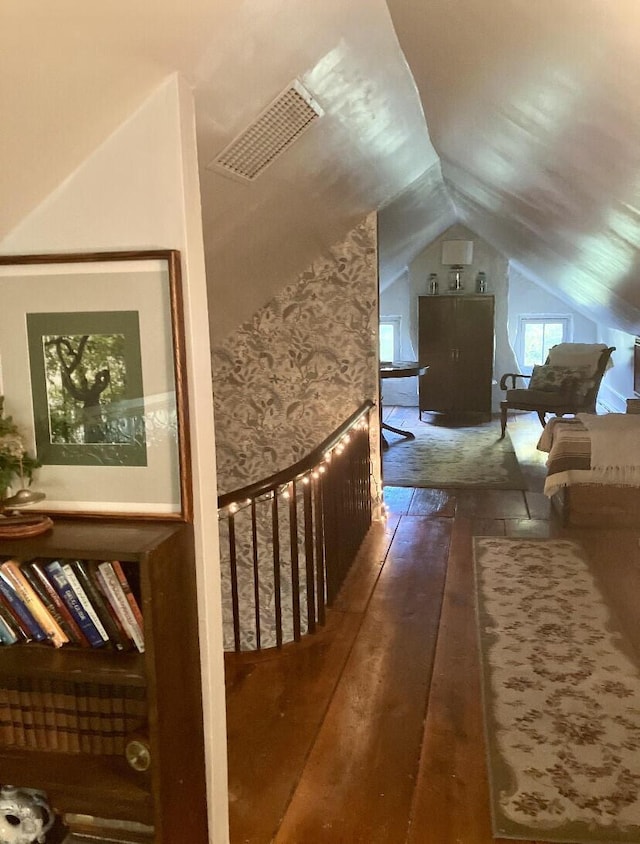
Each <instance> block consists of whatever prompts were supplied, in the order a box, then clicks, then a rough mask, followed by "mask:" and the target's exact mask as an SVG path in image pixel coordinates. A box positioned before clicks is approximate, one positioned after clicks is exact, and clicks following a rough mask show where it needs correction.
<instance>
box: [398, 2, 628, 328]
mask: <svg viewBox="0 0 640 844" xmlns="http://www.w3.org/2000/svg"><path fill="white" fill-rule="evenodd" d="M389 8H390V10H391V15H392V18H393V21H394V24H395V27H396V30H397V33H398V36H399V39H400V43H401V46H402V47H403V50H404V52H405V55H406V57H407V60H408V61H409V64H410V66H411V69H412V71H413V75H414V78H415V80H416V84H417V86H418V89H419V92H420V96H421V99H422V102H423V105H424V111H425V114H426V118H427V124H428V126H429V132H430V135H431V139H432V141H433V144H434V146H435V148H436V151H437V152H438V155H439V157H440V161H441V167H442V174H443V177H444V179H445V183H446V184H447V186H448V188H449V195H450V197H451V200H452V201H453V203H454V206H455V209H456V213H457V216H458V217H459V219H460V220H461V221H463V222H464V223H465V224H466V225H467V226H468V227H469V228H471V229H472V230H474V231H476V232H477V233H478V234H480V235H481V236H482V237H484V238H485V239H486V240H488V241H489V242H490V243H492V245H493V246H495V247H496V248H498V249H499V250H500V251H502V252H503V253H504V254H505V255H507V256H508V257H509V258H510V259H511V260H512V261H513V262H514V263H515V264H517V265H518V266H519V267H520V269H522V271H523V272H524V273H525V274H526V275H528V276H529V277H531V278H534V279H536V280H538V281H540V282H541V283H543V284H544V285H546V286H548V287H550V288H551V289H553V290H554V292H556V293H558V294H560V295H561V296H563V297H564V298H568V299H570V300H572V301H573V302H575V303H576V305H577V306H578V309H579V310H583V311H585V310H586V311H589V312H590V313H591V315H592V316H593V317H594V318H595V319H596V320H601V321H603V322H605V323H607V324H609V325H611V324H616V325H617V326H618V327H620V328H622V329H626V330H628V331H630V332H638V331H640V260H639V254H640V253H639V252H638V246H639V245H640V3H638V2H637V0H606V2H603V0H535V2H531V0H430V2H428V3H425V2H423V0H389Z"/></svg>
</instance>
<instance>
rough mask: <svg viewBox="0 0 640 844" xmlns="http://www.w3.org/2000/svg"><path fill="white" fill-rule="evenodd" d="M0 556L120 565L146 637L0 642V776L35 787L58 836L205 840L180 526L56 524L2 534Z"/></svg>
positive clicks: (193, 627)
mask: <svg viewBox="0 0 640 844" xmlns="http://www.w3.org/2000/svg"><path fill="white" fill-rule="evenodd" d="M0 556H1V557H3V558H7V557H14V558H16V559H18V560H21V561H26V560H28V559H32V558H39V559H42V560H44V561H48V560H53V559H84V560H101V561H102V560H119V561H120V562H121V563H122V565H123V568H124V569H125V571H126V572H127V576H128V577H130V578H131V581H132V588H133V589H134V592H136V597H137V599H138V602H139V604H140V606H141V609H142V614H143V617H144V636H145V652H144V653H138V652H137V651H134V650H132V651H124V652H120V651H116V650H115V649H113V648H110V647H105V648H81V647H77V646H72V645H64V646H63V647H62V648H53V647H52V646H51V645H46V644H36V643H26V644H16V645H5V646H2V647H0V706H4V707H5V709H4V710H0V711H2V712H4V715H5V716H6V714H7V711H8V712H9V713H10V717H9V719H8V720H9V721H10V724H11V726H6V725H5V720H6V718H4V717H3V718H0V721H2V726H0V771H2V782H4V783H7V782H10V783H12V784H14V785H17V786H22V787H29V788H37V789H42V790H43V791H44V792H46V794H47V796H48V799H49V801H50V803H51V806H52V808H53V809H54V811H55V812H56V813H57V814H58V815H59V817H60V819H61V821H64V822H65V824H64V826H62V825H61V827H60V828H61V829H63V830H64V833H61V834H64V835H68V839H67V840H69V841H73V840H82V839H80V838H78V836H82V835H90V836H91V837H92V838H91V840H95V841H100V840H104V841H114V840H116V841H118V840H121V841H131V840H135V841H145V840H147V841H149V842H154V844H175V842H178V841H189V843H190V844H205V842H207V840H208V835H207V811H206V782H205V762H204V738H203V724H202V699H201V681H200V655H199V645H198V624H197V608H196V581H195V569H194V555H193V539H192V530H191V527H190V526H189V525H184V524H175V523H171V524H169V523H164V522H163V523H159V522H138V521H131V520H117V521H116V520H113V521H111V520H63V519H60V520H57V521H56V522H55V524H54V528H53V530H52V531H50V532H49V533H47V534H44V535H42V536H39V537H35V538H32V539H22V540H3V541H1V542H0ZM132 741H138V742H139V744H138V745H132V744H131V742H132ZM136 747H137V748H140V747H142V748H143V750H148V752H149V755H150V764H149V766H148V768H147V769H146V770H144V767H145V764H144V760H143V762H142V763H141V762H140V759H139V758H138V757H136V755H135V754H132V753H131V749H132V748H134V749H135V748H136ZM127 748H129V754H127ZM127 755H128V756H129V759H128V758H127ZM136 767H138V768H142V769H136ZM141 830H143V831H141ZM144 830H148V832H146V833H145V832H144ZM59 840H62V839H59Z"/></svg>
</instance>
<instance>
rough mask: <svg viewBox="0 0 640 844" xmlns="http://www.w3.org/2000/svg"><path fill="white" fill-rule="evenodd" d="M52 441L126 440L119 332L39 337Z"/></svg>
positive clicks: (122, 341) (129, 434) (122, 351)
mask: <svg viewBox="0 0 640 844" xmlns="http://www.w3.org/2000/svg"><path fill="white" fill-rule="evenodd" d="M42 344H43V354H44V367H45V379H46V391H47V407H48V415H49V430H50V438H51V442H52V443H66V444H72V443H73V444H88V443H103V444H104V443H112V444H115V443H127V442H129V441H131V438H132V436H135V433H134V432H133V431H132V428H131V424H130V422H129V421H128V420H127V418H126V416H125V415H124V414H123V413H122V402H123V400H124V399H126V398H127V369H126V358H125V335H124V334H81V335H45V336H43V337H42Z"/></svg>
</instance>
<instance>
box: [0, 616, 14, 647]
mask: <svg viewBox="0 0 640 844" xmlns="http://www.w3.org/2000/svg"><path fill="white" fill-rule="evenodd" d="M17 641H18V636H17V634H16V633H14V631H13V628H12V627H11V625H10V624H9V622H8V621H6V620H5V618H4V617H3V616H1V615H0V642H2V644H3V645H15V643H16V642H17Z"/></svg>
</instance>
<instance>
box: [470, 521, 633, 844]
mask: <svg viewBox="0 0 640 844" xmlns="http://www.w3.org/2000/svg"><path fill="white" fill-rule="evenodd" d="M475 567H476V583H477V596H478V602H477V603H478V621H479V633H480V650H481V658H482V669H483V691H484V711H485V724H486V732H487V740H488V761H489V774H490V782H491V792H492V794H491V799H492V813H493V823H494V835H495V836H496V837H506V838H525V839H529V840H532V839H533V840H536V841H564V842H606V844H611V842H634V843H635V844H638V842H640V672H639V671H638V663H637V655H635V654H634V653H633V652H632V650H631V648H630V645H628V644H627V643H626V641H625V640H624V638H623V636H622V635H621V634H620V633H619V632H618V631H617V630H616V626H615V621H614V620H613V619H612V618H611V616H610V613H609V611H608V609H607V607H606V605H605V603H604V600H603V597H602V595H601V593H600V591H599V589H598V586H597V584H596V582H595V581H594V578H593V576H592V574H591V572H590V570H589V568H588V565H587V563H586V562H585V559H584V556H583V552H582V549H581V547H580V546H579V545H578V544H576V543H574V542H571V541H567V540H553V541H551V540H546V541H545V540H530V539H526V540H518V539H503V538H489V537H481V538H477V539H476V540H475Z"/></svg>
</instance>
